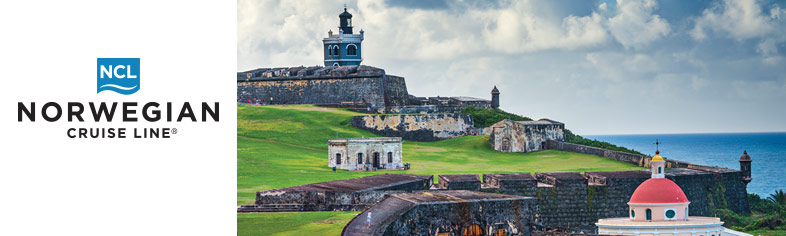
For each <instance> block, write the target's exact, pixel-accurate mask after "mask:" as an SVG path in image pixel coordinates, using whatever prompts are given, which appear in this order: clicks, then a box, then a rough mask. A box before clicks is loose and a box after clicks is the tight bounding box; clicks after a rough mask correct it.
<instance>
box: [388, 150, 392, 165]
mask: <svg viewBox="0 0 786 236" xmlns="http://www.w3.org/2000/svg"><path fill="white" fill-rule="evenodd" d="M388 163H393V152H388Z"/></svg>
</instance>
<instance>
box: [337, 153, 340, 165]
mask: <svg viewBox="0 0 786 236" xmlns="http://www.w3.org/2000/svg"><path fill="white" fill-rule="evenodd" d="M336 165H341V153H336Z"/></svg>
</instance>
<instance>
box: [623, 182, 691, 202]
mask: <svg viewBox="0 0 786 236" xmlns="http://www.w3.org/2000/svg"><path fill="white" fill-rule="evenodd" d="M689 202H690V201H688V197H686V196H685V193H684V192H682V189H681V188H680V186H677V184H675V183H674V182H672V181H671V180H669V179H666V178H652V179H648V180H647V181H644V183H641V185H639V187H638V188H636V191H634V192H633V196H630V201H629V202H628V204H663V203H689Z"/></svg>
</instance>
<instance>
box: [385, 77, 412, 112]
mask: <svg viewBox="0 0 786 236" xmlns="http://www.w3.org/2000/svg"><path fill="white" fill-rule="evenodd" d="M383 87H384V93H385V97H384V99H385V106H405V105H407V101H408V100H409V97H408V96H409V92H407V83H406V81H405V80H404V77H399V76H394V75H385V81H384V84H383Z"/></svg>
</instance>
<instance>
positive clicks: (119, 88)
mask: <svg viewBox="0 0 786 236" xmlns="http://www.w3.org/2000/svg"><path fill="white" fill-rule="evenodd" d="M97 88H98V89H97V92H96V93H100V92H101V91H104V90H109V91H114V92H116V93H119V94H123V95H130V94H133V93H136V91H139V58H98V85H97Z"/></svg>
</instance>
